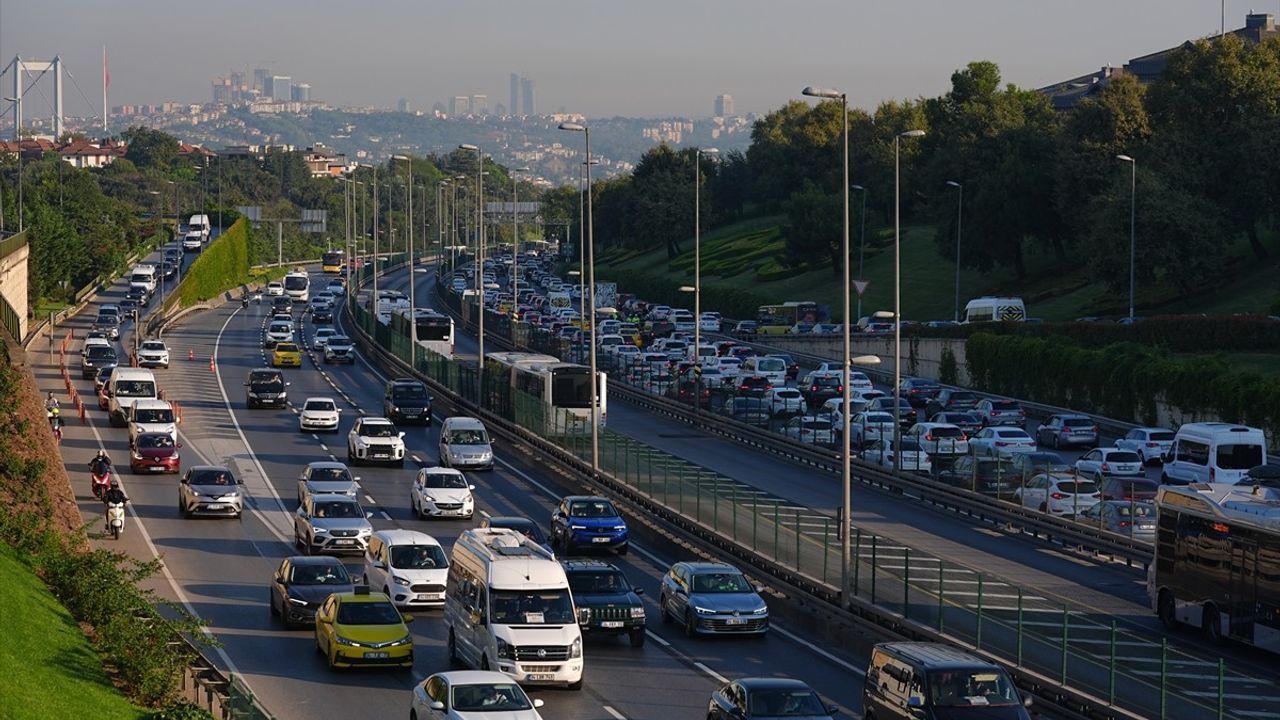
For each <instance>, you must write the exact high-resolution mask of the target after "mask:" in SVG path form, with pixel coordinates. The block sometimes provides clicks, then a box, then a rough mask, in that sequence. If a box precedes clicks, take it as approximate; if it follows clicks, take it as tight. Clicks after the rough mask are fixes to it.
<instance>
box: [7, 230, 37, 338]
mask: <svg viewBox="0 0 1280 720" xmlns="http://www.w3.org/2000/svg"><path fill="white" fill-rule="evenodd" d="M4 250H7V251H8V254H6V255H4V256H3V257H0V296H2V297H3V298H4V300H5V302H7V303H9V307H11V308H13V312H14V315H16V316H17V325H18V327H17V330H16V331H15V332H14V334H15V335H16V337H15V338H14V339H15V340H17V341H19V342H21V341H22V340H24V339H25V338H26V337H27V314H28V312H29V310H28V307H27V258H28V257H30V255H31V248H30V247H29V246H28V245H27V242H26V233H20V234H18V235H14V236H12V237H9V238H6V239H5V240H4V241H3V242H0V252H2V251H4Z"/></svg>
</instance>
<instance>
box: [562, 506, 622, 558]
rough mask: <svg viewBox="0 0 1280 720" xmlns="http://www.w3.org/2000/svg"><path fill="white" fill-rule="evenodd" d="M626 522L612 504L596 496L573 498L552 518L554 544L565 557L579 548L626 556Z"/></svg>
mask: <svg viewBox="0 0 1280 720" xmlns="http://www.w3.org/2000/svg"><path fill="white" fill-rule="evenodd" d="M628 540H629V536H628V534H627V521H626V520H623V519H622V515H621V514H620V513H619V512H618V509H617V508H615V507H614V506H613V503H612V502H610V501H609V500H607V499H605V498H602V497H597V496H594V495H570V496H569V497H566V498H564V499H562V500H561V501H560V504H559V505H558V506H556V511H555V513H553V514H552V515H551V544H552V546H553V547H557V548H559V549H560V551H561V552H563V553H564V554H571V553H572V552H573V551H574V550H575V549H579V548H584V549H585V548H589V547H590V548H599V549H601V550H614V551H617V553H618V554H619V555H625V554H626V553H627V542H628Z"/></svg>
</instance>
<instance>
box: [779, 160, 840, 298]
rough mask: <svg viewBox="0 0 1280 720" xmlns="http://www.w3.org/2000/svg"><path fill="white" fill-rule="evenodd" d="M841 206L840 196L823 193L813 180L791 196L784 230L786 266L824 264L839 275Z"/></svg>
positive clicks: (815, 265)
mask: <svg viewBox="0 0 1280 720" xmlns="http://www.w3.org/2000/svg"><path fill="white" fill-rule="evenodd" d="M840 202H841V196H840V195H834V194H831V193H827V192H823V191H822V189H821V188H819V187H818V185H817V184H816V183H814V182H813V181H812V180H805V181H804V185H803V186H801V189H800V190H799V191H797V192H794V193H792V194H791V200H790V204H789V209H788V212H787V219H788V223H787V225H786V227H784V228H783V237H784V240H785V243H786V252H787V255H786V262H787V264H788V265H790V266H791V267H798V266H801V265H809V266H810V267H818V266H820V265H821V264H822V263H823V262H824V261H827V262H829V263H830V267H831V270H832V273H833V274H835V275H837V276H838V275H839V273H840V268H841V260H840V249H841V247H842V245H843V236H842V233H841V230H842V228H843V220H842V214H841V212H840Z"/></svg>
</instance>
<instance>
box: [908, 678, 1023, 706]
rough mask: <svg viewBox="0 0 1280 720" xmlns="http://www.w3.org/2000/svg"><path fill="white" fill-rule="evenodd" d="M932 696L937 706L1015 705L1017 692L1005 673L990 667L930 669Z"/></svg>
mask: <svg viewBox="0 0 1280 720" xmlns="http://www.w3.org/2000/svg"><path fill="white" fill-rule="evenodd" d="M928 680H929V695H930V698H931V699H932V701H933V705H934V706H935V707H972V706H981V705H1016V704H1017V703H1018V693H1017V691H1016V690H1014V689H1013V683H1011V682H1010V681H1009V677H1008V676H1007V675H1005V674H1004V673H1002V672H992V671H990V670H976V671H964V670H960V671H952V672H931V673H929V674H928Z"/></svg>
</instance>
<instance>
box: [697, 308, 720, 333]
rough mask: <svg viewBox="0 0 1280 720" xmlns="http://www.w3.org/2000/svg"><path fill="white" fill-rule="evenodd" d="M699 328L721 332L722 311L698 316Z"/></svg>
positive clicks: (704, 330) (705, 330)
mask: <svg viewBox="0 0 1280 720" xmlns="http://www.w3.org/2000/svg"><path fill="white" fill-rule="evenodd" d="M698 328H699V329H700V330H702V332H713V333H718V332H720V313H717V312H704V313H702V316H701V317H699V318H698Z"/></svg>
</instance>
